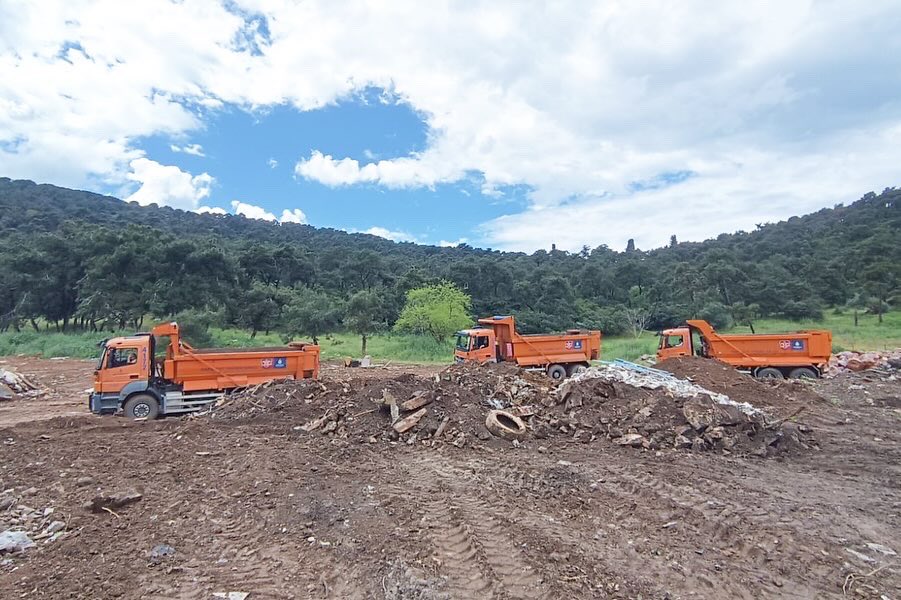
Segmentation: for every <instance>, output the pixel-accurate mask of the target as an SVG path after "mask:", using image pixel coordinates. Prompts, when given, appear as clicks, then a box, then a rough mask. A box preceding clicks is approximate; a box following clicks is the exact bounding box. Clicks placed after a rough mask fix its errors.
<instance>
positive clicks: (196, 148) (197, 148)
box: [169, 144, 206, 157]
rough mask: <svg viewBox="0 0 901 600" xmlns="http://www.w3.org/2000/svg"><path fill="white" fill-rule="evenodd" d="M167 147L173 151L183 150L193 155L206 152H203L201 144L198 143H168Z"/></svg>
mask: <svg viewBox="0 0 901 600" xmlns="http://www.w3.org/2000/svg"><path fill="white" fill-rule="evenodd" d="M169 149H170V150H172V151H173V152H184V153H185V154H192V155H194V156H201V157H203V156H206V154H204V153H203V146H201V145H200V144H187V145H185V146H176V145H175V144H169Z"/></svg>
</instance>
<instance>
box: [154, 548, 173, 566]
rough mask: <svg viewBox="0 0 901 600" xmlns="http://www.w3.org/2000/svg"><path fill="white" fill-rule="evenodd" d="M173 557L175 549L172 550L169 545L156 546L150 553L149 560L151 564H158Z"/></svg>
mask: <svg viewBox="0 0 901 600" xmlns="http://www.w3.org/2000/svg"><path fill="white" fill-rule="evenodd" d="M173 555H175V548H173V547H172V546H170V545H169V544H157V545H156V546H154V547H153V549H152V550H151V551H150V560H152V561H153V562H159V561H161V560H163V559H164V558H165V557H167V556H173Z"/></svg>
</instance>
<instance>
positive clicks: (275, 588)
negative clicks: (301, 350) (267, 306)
mask: <svg viewBox="0 0 901 600" xmlns="http://www.w3.org/2000/svg"><path fill="white" fill-rule="evenodd" d="M6 360H9V361H10V363H9V364H10V365H12V366H13V368H16V369H17V370H19V371H20V372H23V373H26V374H28V375H29V376H31V377H32V378H34V379H36V380H37V381H39V382H41V383H42V384H43V385H46V386H49V387H52V389H53V391H52V393H51V394H50V395H49V396H48V399H47V400H45V401H41V400H13V401H10V402H6V403H4V404H2V405H0V507H3V506H4V504H5V503H7V502H5V500H4V499H7V498H13V500H12V501H11V503H9V505H8V506H6V507H5V508H0V531H3V530H4V529H8V528H11V527H14V528H17V529H26V530H29V531H30V532H31V534H32V536H33V538H34V539H35V541H36V546H35V547H33V548H30V549H28V550H26V551H25V552H24V553H17V554H11V555H3V556H0V597H3V598H20V597H22V598H212V597H214V596H213V594H215V593H219V592H223V593H224V592H247V593H249V594H250V595H249V596H248V599H249V600H254V599H256V598H361V599H362V598H391V599H401V598H505V599H510V598H733V597H734V598H840V597H855V598H880V597H881V596H883V595H884V597H887V598H896V597H897V590H899V589H901V566H899V563H901V561H899V556H898V555H897V554H892V553H901V516H899V515H901V493H899V488H901V450H899V441H901V435H899V433H898V432H899V427H898V425H899V420H901V383H899V381H897V380H895V381H881V380H876V379H874V380H872V381H868V380H867V379H868V378H867V377H866V376H865V375H850V376H846V377H840V378H836V379H833V380H825V381H818V382H813V383H809V382H782V383H781V384H779V385H774V384H769V383H761V382H757V381H754V380H751V379H750V378H748V377H746V376H744V375H741V374H738V373H735V372H734V371H731V370H730V369H725V368H723V369H719V367H720V365H718V364H717V363H712V364H707V362H706V361H701V362H690V363H686V364H684V365H678V366H675V365H663V366H664V367H666V368H671V369H672V370H673V371H676V372H679V374H680V375H683V376H690V377H691V378H692V379H693V380H695V382H696V383H698V384H700V385H702V386H705V387H708V388H710V389H712V390H713V391H716V392H720V393H725V394H727V395H729V396H730V397H733V399H735V400H737V401H749V402H751V403H752V404H754V405H755V406H760V407H764V408H766V409H767V411H768V413H769V416H770V418H771V419H775V420H781V419H784V418H787V417H790V416H791V415H794V416H793V417H791V418H790V419H789V421H788V422H789V423H791V424H792V425H793V426H794V428H795V429H793V431H798V430H802V429H803V430H804V431H806V433H805V436H804V437H803V438H802V442H804V443H802V444H795V445H790V446H789V447H787V449H786V451H784V452H779V453H758V454H754V453H750V452H748V453H744V452H738V451H734V450H732V451H730V450H729V449H726V448H722V447H718V446H714V445H711V446H709V447H707V448H706V449H705V450H703V451H698V450H697V449H696V450H691V449H682V448H675V447H673V446H672V445H670V444H660V445H658V447H657V448H652V447H627V446H620V445H618V444H617V443H615V442H614V441H613V440H614V439H616V436H615V435H611V434H610V433H609V428H610V426H611V418H619V417H616V415H619V414H620V413H622V415H623V416H622V419H623V420H622V421H621V423H622V424H623V426H633V427H634V426H636V423H637V426H638V427H640V426H642V422H637V421H635V419H634V415H633V413H632V412H629V411H632V410H633V408H635V407H639V406H640V408H637V409H636V410H642V409H644V410H645V413H648V414H650V415H652V416H653V415H663V416H665V417H666V419H676V418H678V414H677V413H676V412H675V411H673V410H669V409H668V408H667V406H666V405H665V402H664V399H662V398H661V397H660V396H659V395H656V394H654V393H651V392H646V391H642V392H641V393H639V392H636V391H634V390H632V391H630V390H622V389H621V390H620V391H619V392H618V395H614V397H613V399H612V400H611V398H610V397H608V398H602V397H594V396H591V395H590V394H585V395H584V396H585V397H584V398H582V399H581V402H582V406H580V407H574V406H568V407H567V406H566V405H565V404H562V403H558V400H555V399H553V395H554V394H553V390H552V387H551V385H550V383H549V382H547V381H546V380H544V379H536V378H534V377H532V376H531V375H528V374H522V373H519V372H517V371H515V370H514V371H506V370H490V369H489V370H485V371H484V372H482V371H477V370H472V369H468V370H467V369H459V368H452V369H451V370H449V371H441V370H440V369H439V368H435V367H406V366H405V367H402V368H398V369H343V368H339V367H335V366H330V367H329V368H326V369H323V374H322V378H321V385H320V383H317V382H298V383H296V384H293V383H292V384H276V385H273V386H269V387H261V388H259V389H256V390H252V391H250V392H246V393H244V394H239V395H236V396H234V397H232V398H230V399H229V401H228V402H226V403H225V404H224V405H223V406H222V407H221V408H219V409H217V410H216V411H214V412H213V414H212V415H206V416H195V417H192V418H182V419H164V420H160V421H155V422H144V423H140V422H138V423H135V422H128V421H126V420H125V419H123V418H120V417H94V416H92V415H89V414H87V405H86V394H85V393H84V390H85V389H86V388H87V387H89V385H90V375H91V370H92V365H91V364H90V363H88V362H83V361H42V360H38V359H18V358H17V359H6ZM677 367H678V368H677ZM679 369H682V370H681V371H679ZM513 388H515V391H514V390H513ZM385 390H387V396H388V398H389V400H390V399H391V398H394V399H395V400H396V401H398V402H403V401H406V400H408V399H409V398H412V397H419V396H420V395H423V394H424V395H428V397H429V401H430V402H429V404H427V405H426V408H427V413H428V414H427V415H426V416H425V417H423V419H422V420H421V421H420V422H419V423H418V424H417V425H416V426H415V427H414V428H412V429H410V430H409V431H406V432H404V433H398V432H396V431H394V430H393V429H392V428H391V419H390V416H389V415H390V413H389V409H388V408H387V407H385V406H384V405H383V401H384V399H385V397H386V392H385ZM492 402H494V403H497V402H502V403H503V404H504V405H512V406H520V407H521V406H530V407H535V410H536V416H534V417H531V420H532V421H534V424H535V425H542V426H543V427H545V429H546V431H545V432H544V433H543V434H542V432H541V429H542V427H538V428H535V427H533V429H532V431H531V432H530V433H529V435H527V436H525V437H524V438H523V439H522V440H518V441H517V442H516V444H514V443H512V442H509V441H504V440H500V439H499V438H495V437H493V436H490V435H487V434H486V433H485V431H484V426H483V425H482V424H483V423H484V418H485V414H486V412H487V411H488V410H489V408H490V406H489V404H490V403H492ZM57 403H59V404H57ZM648 406H651V407H652V409H651V410H647V407H648ZM604 407H610V408H609V409H608V408H604ZM626 409H628V410H626ZM623 411H626V412H623ZM636 414H637V413H636ZM641 414H644V413H641ZM661 418H663V417H661ZM445 419H447V421H448V424H447V425H446V426H445V428H444V429H443V430H442V432H441V435H440V436H437V437H436V434H437V433H438V430H439V428H440V426H441V423H442V422H443V421H445ZM603 420H606V421H607V422H606V423H604V422H603ZM317 422H318V423H319V424H318V425H316V426H315V427H314V425H315V424H316V423H317ZM552 422H553V423H552ZM667 422H669V421H667ZM332 423H333V424H334V425H330V424H332ZM573 423H575V425H576V426H575V427H573V426H572V425H573ZM619 423H620V421H617V422H616V423H614V425H617V424H619ZM561 427H562V428H563V429H564V430H565V431H561ZM307 429H309V431H307ZM636 430H637V429H636ZM578 431H583V434H581V435H579V434H578V433H577V432H578ZM616 433H622V432H616ZM652 434H653V432H651V433H649V434H648V436H649V438H650V437H653V435H652ZM127 493H131V494H134V493H139V494H141V497H140V499H139V500H137V501H134V502H131V503H127V504H123V505H121V506H119V505H113V504H110V505H108V506H109V507H110V508H109V509H108V510H105V509H96V508H95V509H93V510H92V508H91V506H90V504H91V502H92V500H94V499H95V498H98V497H100V496H101V495H103V498H108V497H110V496H115V495H116V494H120V495H122V494H127ZM132 497H134V496H132ZM94 506H97V504H96V503H95V505H94ZM46 509H52V512H47V511H46ZM54 520H58V521H61V522H63V523H64V524H65V528H64V529H63V530H62V531H63V532H64V534H63V535H61V536H57V539H55V540H54V541H49V540H50V539H52V538H51V537H49V536H45V537H41V536H43V535H44V534H43V533H42V532H46V531H47V530H48V527H49V526H50V525H49V524H50V523H51V522H52V521H54ZM37 538H40V539H37ZM164 546H168V547H169V548H168V549H166V548H165V547H164ZM154 550H156V552H154Z"/></svg>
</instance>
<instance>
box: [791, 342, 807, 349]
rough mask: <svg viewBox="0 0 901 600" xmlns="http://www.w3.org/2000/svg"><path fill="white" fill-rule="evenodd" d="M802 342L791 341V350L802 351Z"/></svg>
mask: <svg viewBox="0 0 901 600" xmlns="http://www.w3.org/2000/svg"><path fill="white" fill-rule="evenodd" d="M803 349H804V340H792V350H803Z"/></svg>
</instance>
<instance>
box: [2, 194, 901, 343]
mask: <svg viewBox="0 0 901 600" xmlns="http://www.w3.org/2000/svg"><path fill="white" fill-rule="evenodd" d="M899 197H901V190H897V189H887V190H885V191H884V192H883V193H882V194H880V195H876V194H873V193H870V194H867V195H866V196H864V197H863V198H862V199H860V200H858V201H857V202H855V203H853V204H851V205H850V206H837V207H835V208H833V209H824V210H821V211H819V212H817V213H814V214H810V215H807V216H804V217H792V218H791V219H789V220H788V221H784V222H780V223H775V224H767V225H760V226H758V228H757V230H756V231H752V232H740V233H736V234H723V235H720V236H719V237H717V238H716V239H713V240H708V241H706V242H701V243H694V242H692V243H676V240H675V236H674V239H673V240H672V242H673V243H671V244H670V245H669V246H667V247H665V248H660V249H657V250H652V251H649V252H648V251H642V250H639V249H636V248H634V244H630V246H629V248H628V249H627V251H625V252H617V251H614V250H612V249H610V248H608V247H606V246H603V245H602V246H598V247H596V248H594V249H591V248H588V247H585V248H584V249H583V250H582V251H581V252H578V253H569V252H563V251H559V250H551V251H545V250H539V251H537V252H534V253H532V254H524V253H505V252H499V251H494V250H484V249H476V248H470V247H468V246H465V245H461V246H458V247H456V248H437V247H432V246H420V245H415V244H410V243H394V242H391V241H389V240H385V239H382V238H379V237H375V236H371V235H365V234H348V233H345V232H342V231H337V230H333V229H318V228H314V227H311V226H308V225H296V224H284V225H279V224H276V223H271V222H266V221H256V220H250V219H245V218H243V217H236V216H231V215H226V216H222V215H210V214H205V215H198V214H194V213H189V212H184V211H179V210H175V209H172V208H168V207H156V206H150V207H140V206H137V205H135V204H130V203H126V202H122V201H120V200H117V199H115V198H109V197H104V196H99V195H96V194H91V193H87V192H79V191H73V190H68V189H64V188H59V187H55V186H50V185H35V184H34V183H32V182H30V181H11V180H9V179H0V273H2V274H3V285H2V286H0V330H4V329H9V328H18V327H23V326H28V323H29V322H30V323H31V326H33V327H35V328H37V327H39V326H40V324H41V323H42V322H43V323H50V324H53V325H54V326H55V327H57V328H59V329H61V330H66V329H71V328H87V329H98V328H107V329H109V328H112V327H116V328H123V327H135V328H139V327H141V326H142V325H143V322H142V321H143V319H144V317H145V315H151V316H153V317H155V318H171V317H176V318H178V316H179V315H188V316H191V315H193V316H194V317H196V316H197V315H205V316H206V318H208V319H211V321H212V322H215V323H218V324H220V325H231V326H239V327H242V328H246V329H247V330H248V331H250V332H252V333H255V332H257V331H269V330H275V331H282V332H285V333H296V334H303V335H307V336H311V337H312V336H318V335H321V334H323V333H325V332H327V331H332V330H336V329H344V330H347V331H351V332H354V333H357V334H358V335H361V336H364V338H365V336H368V335H371V334H373V333H376V332H378V331H383V330H388V329H389V328H390V327H391V326H392V325H393V324H394V323H395V322H396V321H397V319H398V316H399V315H400V312H401V310H402V307H403V306H404V302H405V299H406V296H407V292H408V291H409V290H411V289H414V288H420V287H423V286H426V285H430V284H437V283H439V282H440V281H442V280H446V281H449V282H452V283H454V284H456V285H457V286H458V287H459V288H460V289H462V290H463V291H464V292H465V293H466V294H467V295H469V296H470V297H471V298H472V306H471V309H472V313H473V314H474V315H477V316H483V315H491V314H501V313H513V314H515V315H516V316H517V320H518V322H519V323H520V325H521V327H522V328H523V330H525V331H540V330H559V329H565V328H569V327H573V326H583V327H591V328H599V329H601V330H603V331H605V332H606V333H608V334H616V333H625V332H629V331H631V332H638V331H640V330H641V329H643V328H659V327H663V326H668V325H671V324H675V323H677V322H679V321H682V320H684V319H686V318H690V317H695V316H706V317H709V318H710V319H712V320H713V321H714V322H715V323H716V324H717V325H728V324H729V323H731V322H733V321H734V322H738V323H742V324H747V323H753V320H754V319H755V318H757V317H759V316H777V317H783V318H790V319H800V318H804V317H810V316H816V315H817V314H819V313H820V311H821V310H822V309H823V308H824V307H826V306H847V307H848V308H849V310H850V309H855V310H862V311H870V312H876V313H878V312H879V311H884V310H885V309H886V308H887V307H888V306H890V305H894V304H895V303H896V302H897V294H898V287H899V281H901V208H899V205H898V200H899ZM598 237H599V238H602V237H603V232H599V236H598Z"/></svg>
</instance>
